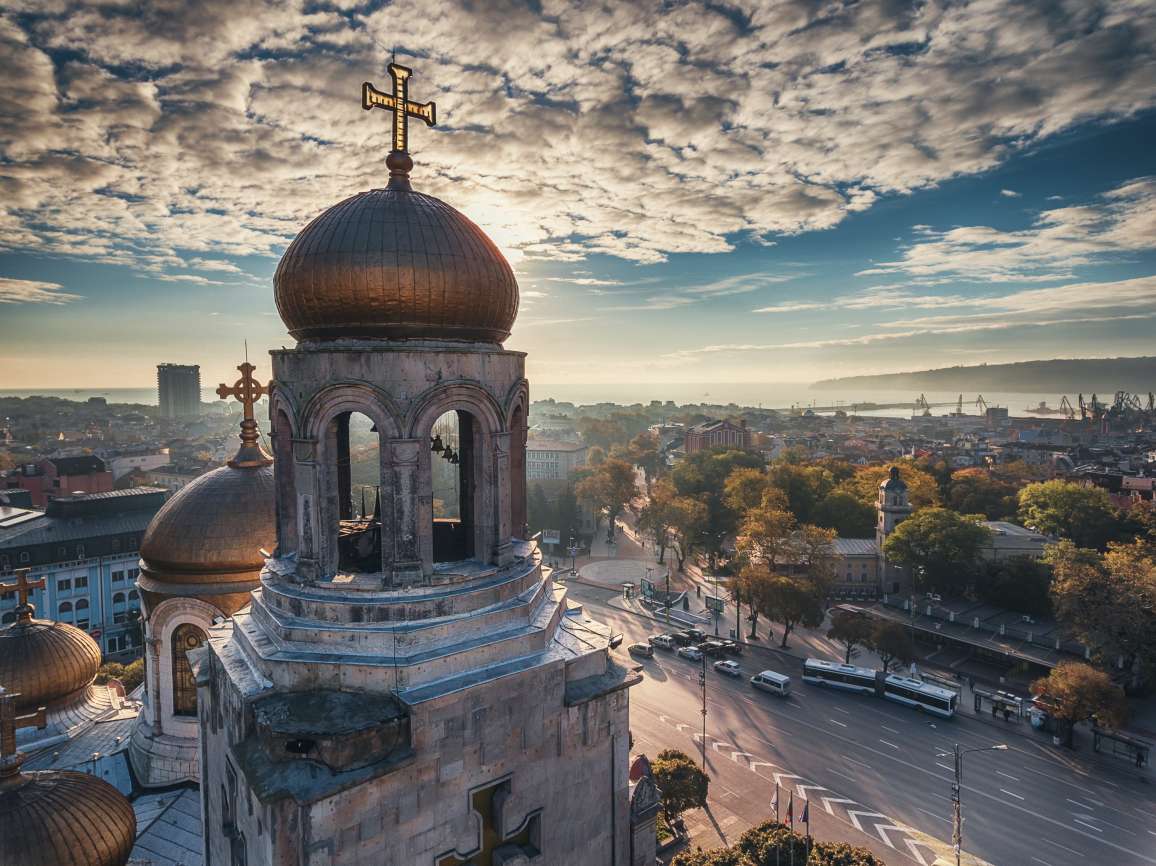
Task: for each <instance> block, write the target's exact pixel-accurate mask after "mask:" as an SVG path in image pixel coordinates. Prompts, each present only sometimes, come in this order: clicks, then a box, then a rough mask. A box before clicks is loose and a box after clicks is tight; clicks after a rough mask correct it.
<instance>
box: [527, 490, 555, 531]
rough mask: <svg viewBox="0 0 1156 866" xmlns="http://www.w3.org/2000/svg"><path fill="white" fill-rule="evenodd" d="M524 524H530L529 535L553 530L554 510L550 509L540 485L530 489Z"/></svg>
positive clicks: (548, 501)
mask: <svg viewBox="0 0 1156 866" xmlns="http://www.w3.org/2000/svg"><path fill="white" fill-rule="evenodd" d="M526 522H527V523H528V524H530V532H531V534H533V533H535V532H541V531H542V530H543V529H555V528H557V527H555V526H554V525H553V524H554V509H553V508H551V507H550V500H549V499H547V498H546V491H545V490H543V489H542V485H541V484H535V485H534V486H533V487H531V488H530V496H529V498H528V499H527V500H526Z"/></svg>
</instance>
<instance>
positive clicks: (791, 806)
mask: <svg viewBox="0 0 1156 866" xmlns="http://www.w3.org/2000/svg"><path fill="white" fill-rule="evenodd" d="M787 822H788V823H789V824H790V825H791V832H794V830H795V792H794V791H792V792H791V799H790V800H788V801H787Z"/></svg>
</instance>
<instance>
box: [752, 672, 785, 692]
mask: <svg viewBox="0 0 1156 866" xmlns="http://www.w3.org/2000/svg"><path fill="white" fill-rule="evenodd" d="M751 686H752V687H754V688H756V689H758V690H759V691H761V692H770V693H771V694H772V695H779V696H780V697H784V698H785V697H786V696H787V695H789V694H790V693H791V678H790V677H789V676H787V675H786V674H780V673H778V672H777V671H760V672H759V673H757V674H755V675H754V676H753V677H751Z"/></svg>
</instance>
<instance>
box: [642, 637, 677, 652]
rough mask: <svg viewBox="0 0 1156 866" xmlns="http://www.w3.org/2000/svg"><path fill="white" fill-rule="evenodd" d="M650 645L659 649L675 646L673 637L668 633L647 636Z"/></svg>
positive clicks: (669, 648) (668, 648) (670, 648)
mask: <svg viewBox="0 0 1156 866" xmlns="http://www.w3.org/2000/svg"><path fill="white" fill-rule="evenodd" d="M647 641H649V643H650V645H651V646H656V647H658V648H659V649H664V650H672V649H674V647H675V643H674V638H672V637H671V636H670V635H668V634H654V635H651V636H650V637H648V638H647Z"/></svg>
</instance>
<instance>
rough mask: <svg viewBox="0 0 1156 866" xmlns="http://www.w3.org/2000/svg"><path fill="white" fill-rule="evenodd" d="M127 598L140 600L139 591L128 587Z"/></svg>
mask: <svg viewBox="0 0 1156 866" xmlns="http://www.w3.org/2000/svg"><path fill="white" fill-rule="evenodd" d="M128 600H129V601H138V600H140V593H139V592H137V591H136V590H135V589H130V590H129V591H128Z"/></svg>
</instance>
